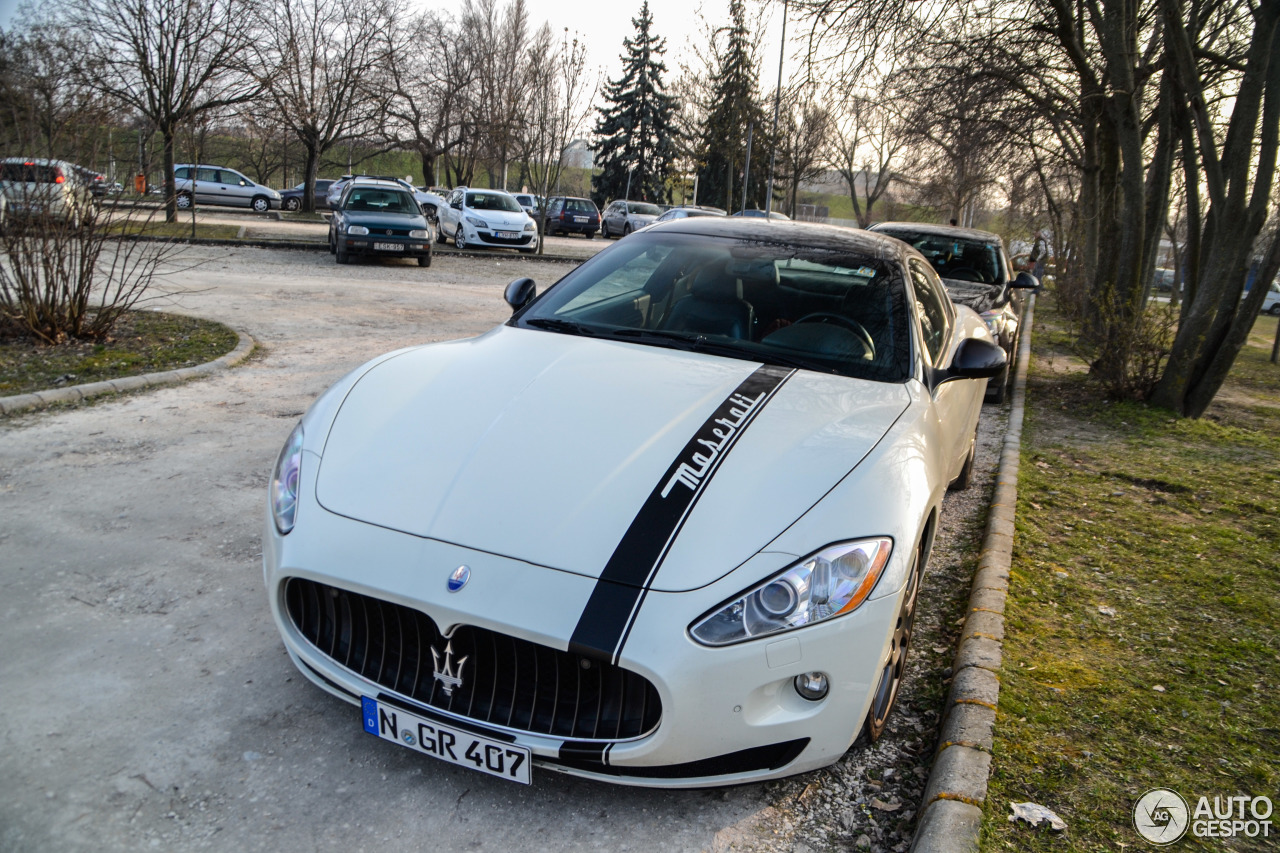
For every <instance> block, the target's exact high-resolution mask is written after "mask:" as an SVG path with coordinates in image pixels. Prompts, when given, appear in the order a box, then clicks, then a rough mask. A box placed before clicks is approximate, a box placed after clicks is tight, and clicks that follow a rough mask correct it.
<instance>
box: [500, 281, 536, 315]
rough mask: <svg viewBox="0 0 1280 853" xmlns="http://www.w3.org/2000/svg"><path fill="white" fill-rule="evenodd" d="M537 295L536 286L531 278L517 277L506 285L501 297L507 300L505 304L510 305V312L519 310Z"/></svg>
mask: <svg viewBox="0 0 1280 853" xmlns="http://www.w3.org/2000/svg"><path fill="white" fill-rule="evenodd" d="M537 295H538V288H537V286H536V285H535V284H534V281H533V279H531V278H518V279H516V280H515V281H513V282H511V283H510V284H508V285H507V289H506V292H505V293H503V294H502V298H503V299H505V300H507V304H508V305H510V306H511V313H513V314H514V313H515V312H516V311H519V310H520V309H521V308H523V307H524V306H526V305H528V304H529V303H530V302H532V301H533V297H535V296H537Z"/></svg>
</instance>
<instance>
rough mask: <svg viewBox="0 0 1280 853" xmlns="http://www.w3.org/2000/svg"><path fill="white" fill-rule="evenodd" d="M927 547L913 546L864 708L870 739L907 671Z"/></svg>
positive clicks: (884, 718)
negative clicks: (889, 633) (893, 619)
mask: <svg viewBox="0 0 1280 853" xmlns="http://www.w3.org/2000/svg"><path fill="white" fill-rule="evenodd" d="M926 547H927V546H926V545H925V544H924V543H923V542H922V543H921V544H920V546H919V548H918V549H917V550H916V558H915V562H914V564H913V565H912V567H911V575H910V577H908V578H907V584H908V586H907V589H906V590H905V591H904V592H903V595H902V606H901V607H900V608H898V622H897V624H896V625H895V626H894V629H893V639H892V640H891V641H890V643H889V654H888V656H887V657H886V658H885V661H884V666H883V667H882V668H881V670H880V684H879V686H878V687H877V688H876V693H875V696H873V697H872V699H871V710H869V711H867V720H866V723H865V724H864V726H863V730H864V731H865V732H866V734H867V738H868V739H869V740H870V741H871V742H872V743H875V742H876V741H877V740H879V739H880V736H881V735H882V734H884V726H885V722H886V721H887V720H888V719H889V712H891V711H892V710H893V706H894V704H895V703H896V702H897V701H898V691H899V690H901V688H902V679H903V676H904V675H905V674H906V671H907V650H908V649H909V648H910V647H911V629H912V626H913V625H914V623H915V618H916V600H917V599H918V598H919V595H920V577H921V575H923V574H924V551H925V548H926Z"/></svg>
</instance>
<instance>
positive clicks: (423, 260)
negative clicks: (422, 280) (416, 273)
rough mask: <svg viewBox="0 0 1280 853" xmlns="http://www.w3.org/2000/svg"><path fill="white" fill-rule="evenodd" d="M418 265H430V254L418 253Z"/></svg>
mask: <svg viewBox="0 0 1280 853" xmlns="http://www.w3.org/2000/svg"><path fill="white" fill-rule="evenodd" d="M418 266H420V267H429V266H431V256H430V255H419V256H418Z"/></svg>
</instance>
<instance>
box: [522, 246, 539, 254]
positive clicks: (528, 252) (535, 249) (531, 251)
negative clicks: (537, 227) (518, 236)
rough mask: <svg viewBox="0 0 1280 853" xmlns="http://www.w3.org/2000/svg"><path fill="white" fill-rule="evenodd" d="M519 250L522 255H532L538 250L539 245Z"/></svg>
mask: <svg viewBox="0 0 1280 853" xmlns="http://www.w3.org/2000/svg"><path fill="white" fill-rule="evenodd" d="M518 251H519V252H520V254H522V255H532V254H533V253H534V252H536V251H538V247H537V246H534V247H533V248H532V249H520V250H518Z"/></svg>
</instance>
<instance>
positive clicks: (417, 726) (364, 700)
mask: <svg viewBox="0 0 1280 853" xmlns="http://www.w3.org/2000/svg"><path fill="white" fill-rule="evenodd" d="M360 704H361V706H362V707H363V710H364V714H363V717H364V730H365V731H366V732H368V733H369V734H371V735H374V736H376V737H379V738H381V739H382V740H389V741H394V742H395V743H398V744H400V745H401V746H403V747H407V748H408V749H412V750H413V751H414V752H421V753H425V754H427V755H430V756H431V757H433V758H439V759H440V760H441V761H447V762H449V763H450V764H456V765H458V766H459V767H470V768H471V769H472V770H479V771H480V772H481V773H488V774H489V775H490V776H497V777H498V778H500V779H510V780H514V781H516V782H519V783H521V784H522V785H528V784H530V783H531V782H532V781H533V774H532V768H531V766H530V765H531V764H532V762H531V761H530V757H529V750H528V749H526V748H525V747H523V746H516V745H515V744H513V743H504V742H503V741H500V740H491V739H490V738H487V737H483V736H481V735H473V734H471V732H467V731H463V730H462V729H456V728H454V727H452V726H445V725H441V724H440V723H438V722H436V721H435V720H429V719H427V718H426V717H419V716H418V715H417V714H413V713H410V712H409V711H406V710H404V709H403V708H400V707H398V706H396V705H388V704H387V703H385V702H379V701H378V700H377V699H370V698H369V697H368V696H364V697H361V703H360Z"/></svg>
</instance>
